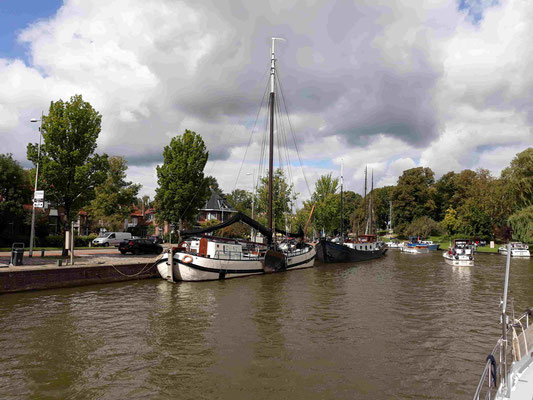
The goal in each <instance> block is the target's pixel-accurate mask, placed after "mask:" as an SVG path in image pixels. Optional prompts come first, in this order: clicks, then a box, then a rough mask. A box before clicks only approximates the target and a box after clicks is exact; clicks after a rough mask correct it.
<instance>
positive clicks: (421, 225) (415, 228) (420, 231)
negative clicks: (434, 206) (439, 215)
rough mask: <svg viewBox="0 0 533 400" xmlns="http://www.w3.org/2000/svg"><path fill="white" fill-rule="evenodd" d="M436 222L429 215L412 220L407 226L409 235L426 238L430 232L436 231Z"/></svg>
mask: <svg viewBox="0 0 533 400" xmlns="http://www.w3.org/2000/svg"><path fill="white" fill-rule="evenodd" d="M438 229H439V227H438V224H437V223H436V222H435V221H434V220H432V219H431V218H429V217H426V216H423V217H419V218H417V219H415V220H413V221H412V222H411V223H410V224H409V227H408V228H407V234H408V235H409V236H420V237H423V238H427V237H429V236H430V235H432V234H435V233H438Z"/></svg>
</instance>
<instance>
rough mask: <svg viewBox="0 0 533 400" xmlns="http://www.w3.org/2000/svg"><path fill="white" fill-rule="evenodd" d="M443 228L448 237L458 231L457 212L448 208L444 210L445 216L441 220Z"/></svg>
mask: <svg viewBox="0 0 533 400" xmlns="http://www.w3.org/2000/svg"><path fill="white" fill-rule="evenodd" d="M442 223H443V226H444V227H445V229H446V231H447V232H448V235H450V236H451V235H454V234H456V233H457V231H458V230H459V220H458V219H457V211H455V210H454V209H453V208H451V207H450V208H448V209H447V210H446V215H445V216H444V219H443V220H442Z"/></svg>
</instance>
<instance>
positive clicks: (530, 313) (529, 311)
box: [525, 308, 533, 317]
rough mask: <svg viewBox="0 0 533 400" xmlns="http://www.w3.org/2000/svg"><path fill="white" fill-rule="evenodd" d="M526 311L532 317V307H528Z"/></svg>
mask: <svg viewBox="0 0 533 400" xmlns="http://www.w3.org/2000/svg"><path fill="white" fill-rule="evenodd" d="M525 312H527V315H529V316H530V317H531V316H532V315H533V310H531V308H526V311H525Z"/></svg>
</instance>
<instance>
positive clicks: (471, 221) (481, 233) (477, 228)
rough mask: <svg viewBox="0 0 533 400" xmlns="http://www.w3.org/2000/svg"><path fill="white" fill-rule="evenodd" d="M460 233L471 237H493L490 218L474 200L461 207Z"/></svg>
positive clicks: (459, 212)
mask: <svg viewBox="0 0 533 400" xmlns="http://www.w3.org/2000/svg"><path fill="white" fill-rule="evenodd" d="M458 214H459V232H460V233H464V234H465V235H467V236H470V237H482V238H490V237H492V223H491V220H490V217H489V216H488V215H487V214H486V213H485V212H484V211H483V209H482V208H481V206H480V204H479V203H478V202H477V201H476V200H475V199H473V198H471V199H468V200H467V201H466V202H465V203H464V204H463V205H461V206H460V207H459V210H458Z"/></svg>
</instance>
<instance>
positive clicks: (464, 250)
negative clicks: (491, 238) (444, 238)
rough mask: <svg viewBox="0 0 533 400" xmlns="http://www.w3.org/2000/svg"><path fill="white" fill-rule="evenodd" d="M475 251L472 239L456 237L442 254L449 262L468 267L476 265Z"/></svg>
mask: <svg viewBox="0 0 533 400" xmlns="http://www.w3.org/2000/svg"><path fill="white" fill-rule="evenodd" d="M474 252H475V249H474V245H473V244H472V242H471V241H470V240H468V239H455V240H454V241H453V244H452V246H451V247H450V248H449V249H448V250H446V251H445V252H444V253H442V256H443V257H444V259H445V260H446V262H447V263H448V264H451V265H456V266H466V267H468V266H473V265H474Z"/></svg>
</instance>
